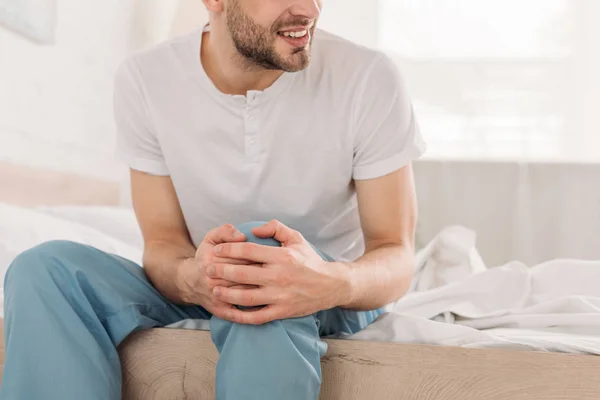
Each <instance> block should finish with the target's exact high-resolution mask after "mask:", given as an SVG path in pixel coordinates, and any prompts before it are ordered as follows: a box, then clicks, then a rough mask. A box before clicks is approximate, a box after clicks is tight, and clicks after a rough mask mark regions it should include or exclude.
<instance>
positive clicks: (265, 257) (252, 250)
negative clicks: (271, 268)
mask: <svg viewBox="0 0 600 400" xmlns="http://www.w3.org/2000/svg"><path fill="white" fill-rule="evenodd" d="M214 252H215V254H216V255H217V256H218V257H224V258H234V259H238V260H249V261H253V262H255V263H258V264H274V263H275V262H277V261H280V260H281V257H282V256H283V255H284V254H285V252H286V250H284V249H282V248H281V247H273V246H263V245H260V244H256V243H250V242H244V243H222V244H219V245H217V246H215V249H214Z"/></svg>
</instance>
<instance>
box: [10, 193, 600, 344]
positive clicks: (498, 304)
mask: <svg viewBox="0 0 600 400" xmlns="http://www.w3.org/2000/svg"><path fill="white" fill-rule="evenodd" d="M55 239H64V240H73V241H77V242H81V243H85V244H89V245H92V246H95V247H97V248H99V249H101V250H104V251H107V252H112V253H115V254H118V255H121V256H123V257H125V258H128V259H131V260H133V261H135V262H137V263H140V261H141V256H142V246H141V243H142V242H141V235H140V233H139V229H138V227H137V223H136V220H135V216H134V214H133V212H132V211H131V210H127V209H116V208H114V209H113V208H106V207H53V208H39V209H26V208H20V207H15V206H10V205H5V204H0V274H1V276H2V278H3V277H4V274H5V272H6V268H7V267H8V265H9V264H10V262H11V261H12V259H14V257H15V256H16V255H17V254H19V253H20V252H21V251H24V250H26V249H27V248H30V247H32V246H35V245H36V244H38V243H40V242H43V241H47V240H55ZM475 244H476V235H475V233H474V232H472V231H470V230H468V229H466V228H464V227H460V226H452V227H448V228H446V229H444V230H442V231H441V232H440V233H439V234H438V235H437V236H436V238H435V239H434V240H432V241H431V242H430V243H429V244H428V245H427V247H425V248H424V249H423V250H421V251H420V252H419V254H418V257H417V272H416V277H415V279H414V281H413V283H412V286H411V292H410V293H409V294H408V295H406V296H405V297H403V298H402V299H400V300H399V301H398V302H396V303H394V304H390V305H389V306H388V312H386V313H385V314H384V315H382V316H381V317H380V318H379V319H378V320H377V321H376V322H375V323H373V324H372V325H371V326H370V327H368V328H366V329H365V330H363V331H362V332H359V333H357V334H355V335H352V336H347V337H345V338H347V339H351V340H376V341H392V342H402V343H427V344H437V345H451V346H463V347H486V348H489V347H502V348H514V349H527V350H537V351H555V352H567V353H578V354H598V355H600V261H598V262H590V261H581V260H553V261H549V262H546V263H542V264H539V265H536V266H533V267H527V266H525V265H524V264H522V263H519V262H513V263H509V264H507V265H503V266H498V267H494V268H488V267H487V266H486V265H485V263H484V261H483V260H482V259H481V257H480V255H479V253H478V252H477V248H476V246H475ZM2 297H3V296H1V293H0V301H1V300H2ZM171 327H178V328H187V329H208V324H207V323H206V321H197V320H184V321H181V322H179V323H177V324H173V325H171Z"/></svg>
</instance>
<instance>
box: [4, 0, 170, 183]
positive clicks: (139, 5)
mask: <svg viewBox="0 0 600 400" xmlns="http://www.w3.org/2000/svg"><path fill="white" fill-rule="evenodd" d="M92 4H93V6H91V5H92ZM175 5H176V0H137V1H134V0H103V1H98V2H89V1H81V0H58V27H57V41H56V45H54V46H41V45H38V44H36V43H34V42H32V41H29V40H27V39H25V38H24V37H22V36H20V35H18V34H16V33H13V32H12V31H10V30H8V29H5V28H3V27H0V161H9V162H13V163H16V164H25V165H32V166H39V167H45V168H49V169H55V170H67V171H74V172H80V173H82V174H89V175H92V176H97V177H101V178H107V179H114V180H118V179H121V176H122V174H123V173H124V168H123V166H121V165H120V164H118V163H117V162H116V161H114V158H113V147H114V142H115V130H114V122H113V121H114V120H113V112H112V92H113V75H114V72H115V69H116V67H117V66H118V65H119V63H120V62H121V60H122V59H123V58H124V57H125V56H126V55H127V54H128V53H129V52H131V51H133V50H135V49H138V48H140V47H143V46H146V45H149V44H152V43H153V42H155V41H157V40H160V39H161V38H164V37H165V36H166V34H168V32H169V30H170V26H171V20H172V16H173V14H174V6H175ZM165 18H166V19H167V23H166V24H165Z"/></svg>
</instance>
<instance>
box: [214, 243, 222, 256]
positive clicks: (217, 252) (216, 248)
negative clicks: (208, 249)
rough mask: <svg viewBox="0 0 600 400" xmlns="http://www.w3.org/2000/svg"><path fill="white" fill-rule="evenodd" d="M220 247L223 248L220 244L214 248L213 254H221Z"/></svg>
mask: <svg viewBox="0 0 600 400" xmlns="http://www.w3.org/2000/svg"><path fill="white" fill-rule="evenodd" d="M221 247H223V246H221V245H220V244H219V245H217V246H215V254H219V253H221Z"/></svg>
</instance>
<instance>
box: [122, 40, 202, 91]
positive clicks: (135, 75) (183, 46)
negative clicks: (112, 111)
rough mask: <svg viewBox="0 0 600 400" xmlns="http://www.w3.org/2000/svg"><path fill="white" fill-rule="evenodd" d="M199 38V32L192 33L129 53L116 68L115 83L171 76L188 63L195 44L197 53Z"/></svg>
mask: <svg viewBox="0 0 600 400" xmlns="http://www.w3.org/2000/svg"><path fill="white" fill-rule="evenodd" d="M200 38H201V32H200V31H194V32H192V33H190V34H187V35H185V36H180V37H176V38H172V39H169V40H166V41H163V42H161V43H159V44H156V45H153V46H150V47H147V48H144V49H142V50H138V51H136V52H133V53H131V54H130V55H128V56H127V57H125V58H124V59H123V61H122V62H121V64H120V65H119V67H118V68H117V71H116V78H117V81H119V80H123V79H127V78H129V79H140V80H143V81H147V80H152V79H156V78H160V77H161V76H162V77H163V79H164V78H166V77H169V76H173V75H172V74H173V73H177V72H180V71H178V70H179V69H182V68H185V65H186V63H187V62H189V61H190V59H191V57H192V56H193V54H194V48H195V46H196V42H197V44H198V46H197V47H196V48H197V49H198V51H199V48H200V47H199V46H200ZM198 57H199V55H198Z"/></svg>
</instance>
